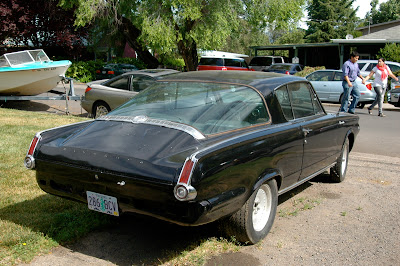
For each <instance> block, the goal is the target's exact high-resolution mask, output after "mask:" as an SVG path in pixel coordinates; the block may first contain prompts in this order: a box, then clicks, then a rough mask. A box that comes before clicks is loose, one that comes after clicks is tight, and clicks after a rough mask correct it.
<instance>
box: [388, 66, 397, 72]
mask: <svg viewBox="0 0 400 266" xmlns="http://www.w3.org/2000/svg"><path fill="white" fill-rule="evenodd" d="M388 65H389V68H390V70H391V71H392V72H393V73H394V72H397V71H399V70H400V67H399V66H396V65H392V64H388Z"/></svg>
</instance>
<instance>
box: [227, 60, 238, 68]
mask: <svg viewBox="0 0 400 266" xmlns="http://www.w3.org/2000/svg"><path fill="white" fill-rule="evenodd" d="M225 66H230V67H242V60H240V59H225Z"/></svg>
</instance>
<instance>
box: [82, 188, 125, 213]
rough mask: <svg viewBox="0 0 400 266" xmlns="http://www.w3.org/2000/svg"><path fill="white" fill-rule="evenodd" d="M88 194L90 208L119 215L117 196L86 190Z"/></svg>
mask: <svg viewBox="0 0 400 266" xmlns="http://www.w3.org/2000/svg"><path fill="white" fill-rule="evenodd" d="M86 196H87V201H88V207H89V209H90V210H93V211H98V212H102V213H106V214H110V215H114V216H119V212H118V202H117V198H115V197H112V196H108V195H103V194H99V193H95V192H91V191H86Z"/></svg>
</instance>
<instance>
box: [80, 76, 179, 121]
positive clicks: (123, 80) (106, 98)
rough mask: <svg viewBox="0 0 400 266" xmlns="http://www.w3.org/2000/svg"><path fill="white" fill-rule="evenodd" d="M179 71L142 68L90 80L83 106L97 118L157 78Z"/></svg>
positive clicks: (82, 101) (82, 102)
mask: <svg viewBox="0 0 400 266" xmlns="http://www.w3.org/2000/svg"><path fill="white" fill-rule="evenodd" d="M177 72H179V71H176V70H173V69H142V70H137V71H131V72H128V73H125V74H122V75H119V76H117V77H115V78H113V79H108V80H97V81H94V82H89V83H88V84H87V88H86V90H85V96H84V97H83V98H82V100H81V106H82V108H83V109H85V110H86V111H87V112H88V113H89V114H90V115H91V116H93V117H94V118H97V117H99V116H102V115H105V114H107V113H108V112H110V111H111V110H114V109H115V108H116V107H118V106H120V105H121V104H123V103H125V102H126V101H128V100H129V99H130V98H132V97H133V96H135V95H136V94H138V93H139V92H140V91H142V90H144V89H146V88H147V87H149V86H150V85H152V84H153V83H154V82H155V81H156V80H157V79H159V78H161V77H164V76H167V75H170V74H174V73H177Z"/></svg>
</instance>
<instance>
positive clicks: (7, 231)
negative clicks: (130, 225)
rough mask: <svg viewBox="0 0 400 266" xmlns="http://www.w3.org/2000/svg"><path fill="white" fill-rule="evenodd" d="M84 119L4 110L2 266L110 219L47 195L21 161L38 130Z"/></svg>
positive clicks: (0, 112)
mask: <svg viewBox="0 0 400 266" xmlns="http://www.w3.org/2000/svg"><path fill="white" fill-rule="evenodd" d="M84 119H85V118H80V117H73V116H57V115H53V114H45V113H37V112H26V111H19V110H11V109H3V108H0V265H13V264H17V263H20V262H29V261H30V260H31V259H32V258H33V257H34V256H35V255H37V254H40V253H47V252H48V251H49V250H50V249H51V248H52V247H54V246H57V245H58V244H59V243H65V242H69V241H72V240H74V239H77V238H79V237H81V236H83V235H84V234H86V233H87V232H89V231H92V230H93V229H94V228H98V227H99V226H102V225H104V224H107V223H109V221H110V220H109V218H108V216H105V215H101V214H97V213H95V212H92V211H89V210H88V209H87V206H85V205H84V204H80V203H75V202H72V201H67V200H63V199H61V198H58V197H54V196H51V195H48V194H46V193H44V192H43V191H42V190H40V188H39V187H38V186H37V184H36V179H35V172H34V171H30V170H27V169H26V168H25V167H24V165H23V159H24V157H25V154H26V151H27V149H28V146H29V144H30V142H31V140H32V138H33V136H34V135H35V133H36V132H38V131H41V130H44V129H48V128H51V127H56V126H60V125H65V124H70V123H74V122H79V121H82V120H84Z"/></svg>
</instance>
